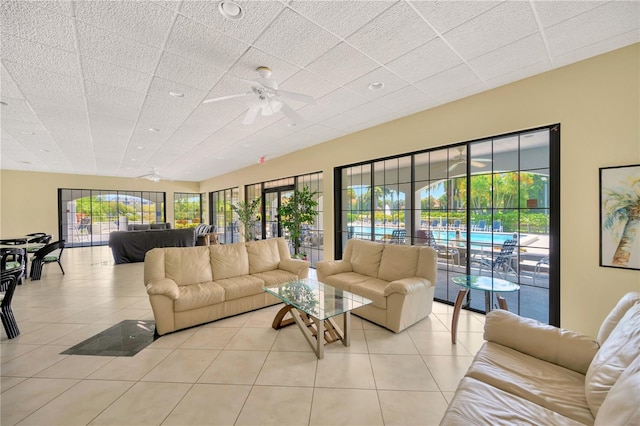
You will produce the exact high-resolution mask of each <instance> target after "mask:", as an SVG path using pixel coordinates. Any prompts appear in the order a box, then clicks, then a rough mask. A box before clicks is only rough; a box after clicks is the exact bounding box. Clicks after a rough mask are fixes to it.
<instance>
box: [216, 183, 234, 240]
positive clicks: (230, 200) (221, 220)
mask: <svg viewBox="0 0 640 426" xmlns="http://www.w3.org/2000/svg"><path fill="white" fill-rule="evenodd" d="M238 193H239V190H238V188H237V187H236V188H230V189H223V190H221V191H215V192H212V193H211V194H210V195H209V197H210V200H209V201H210V204H211V223H212V224H213V225H215V227H216V232H217V233H218V240H219V242H220V243H221V244H230V243H236V242H238V241H239V234H238V232H239V228H238V220H237V217H236V214H235V213H234V212H233V210H231V205H232V204H233V205H237V204H238Z"/></svg>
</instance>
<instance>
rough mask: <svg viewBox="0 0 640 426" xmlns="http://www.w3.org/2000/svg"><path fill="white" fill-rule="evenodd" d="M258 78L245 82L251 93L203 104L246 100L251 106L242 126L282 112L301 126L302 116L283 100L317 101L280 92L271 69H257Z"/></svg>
mask: <svg viewBox="0 0 640 426" xmlns="http://www.w3.org/2000/svg"><path fill="white" fill-rule="evenodd" d="M256 71H257V73H258V78H256V79H255V80H244V79H241V80H242V81H243V82H245V83H247V84H249V86H250V88H251V91H250V92H245V93H238V94H235V95H228V96H221V97H219V98H211V99H206V100H204V101H202V103H203V104H208V103H210V102H218V101H225V100H228V99H235V98H245V102H246V103H247V105H248V106H249V110H248V111H247V114H246V115H245V116H244V119H243V120H242V124H244V125H249V124H252V123H253V122H254V121H255V119H256V116H257V115H258V113H261V114H262V115H263V116H269V115H273V114H276V113H278V112H282V113H283V114H284V115H286V116H287V117H289V119H290V120H291V122H292V123H293V124H300V123H302V122H303V121H304V120H303V119H302V117H300V115H299V114H298V113H297V112H296V111H294V110H293V108H291V107H290V106H289V105H287V104H286V103H284V101H283V100H282V98H289V99H292V100H294V101H300V102H304V103H307V104H312V105H315V104H316V100H315V99H313V98H312V97H311V96H307V95H303V94H301V93H296V92H288V91H286V90H278V83H276V82H275V81H274V80H272V79H271V68H269V67H258V68H256Z"/></svg>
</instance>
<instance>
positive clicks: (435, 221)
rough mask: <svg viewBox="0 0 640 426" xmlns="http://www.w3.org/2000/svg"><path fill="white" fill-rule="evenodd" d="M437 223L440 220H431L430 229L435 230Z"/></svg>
mask: <svg viewBox="0 0 640 426" xmlns="http://www.w3.org/2000/svg"><path fill="white" fill-rule="evenodd" d="M439 223H440V220H438V219H433V221H432V222H431V227H432V228H437V227H438V224H439Z"/></svg>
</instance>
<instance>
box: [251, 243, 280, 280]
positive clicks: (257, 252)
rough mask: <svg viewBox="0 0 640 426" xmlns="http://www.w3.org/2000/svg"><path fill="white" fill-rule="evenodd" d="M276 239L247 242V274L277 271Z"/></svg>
mask: <svg viewBox="0 0 640 426" xmlns="http://www.w3.org/2000/svg"><path fill="white" fill-rule="evenodd" d="M276 240H277V239H269V240H260V241H249V242H247V243H245V244H246V247H247V253H248V254H249V273H250V274H257V273H258V272H267V271H273V270H274V269H278V265H279V264H280V253H279V252H278V241H276Z"/></svg>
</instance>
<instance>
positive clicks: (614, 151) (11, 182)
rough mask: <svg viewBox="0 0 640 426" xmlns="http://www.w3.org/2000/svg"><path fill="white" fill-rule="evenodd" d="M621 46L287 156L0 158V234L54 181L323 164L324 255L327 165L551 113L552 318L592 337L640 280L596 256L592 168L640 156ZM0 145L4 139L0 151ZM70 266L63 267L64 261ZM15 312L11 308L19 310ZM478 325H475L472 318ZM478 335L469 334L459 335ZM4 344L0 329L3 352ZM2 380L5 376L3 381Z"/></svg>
mask: <svg viewBox="0 0 640 426" xmlns="http://www.w3.org/2000/svg"><path fill="white" fill-rule="evenodd" d="M635 31H636V32H635V33H633V34H635V35H634V37H637V28H636V30H635ZM603 43H604V42H603ZM611 43H612V44H615V43H614V42H613V41H612V42H611ZM605 44H606V43H605ZM620 46H625V47H621V48H619V49H615V50H611V49H608V48H604V51H605V52H606V53H603V54H600V55H597V56H594V57H589V58H587V59H584V60H581V61H578V62H574V63H569V62H571V61H570V60H567V65H565V66H557V67H555V68H554V69H552V70H550V71H546V72H543V73H540V74H537V75H533V76H530V77H528V78H526V79H523V80H519V81H515V82H512V83H509V84H506V85H503V86H500V87H496V88H493V89H491V90H488V91H484V92H482V93H476V94H473V95H471V96H467V97H462V95H460V98H457V99H456V100H454V101H452V102H449V103H444V104H442V105H439V106H436V107H433V108H430V109H426V110H424V111H420V112H416V113H415V114H412V115H409V116H406V117H400V118H396V119H394V120H392V121H389V122H385V123H383V124H380V125H375V126H373V127H370V128H365V129H362V130H359V131H356V132H355V133H352V134H348V135H345V136H340V137H338V138H335V139H333V140H328V141H326V142H324V143H320V144H317V145H313V146H310V147H305V148H302V149H300V150H298V151H295V152H292V153H289V154H286V155H282V156H277V157H275V158H270V157H269V156H267V158H266V161H265V162H264V163H258V161H256V160H258V159H259V155H258V156H257V158H256V159H252V162H253V163H254V164H253V165H251V166H247V167H243V168H242V169H240V170H235V171H230V172H228V173H224V174H222V175H219V176H215V177H212V178H209V179H204V180H200V181H182V180H174V181H167V180H161V181H160V182H157V183H154V182H150V181H147V180H140V179H133V178H127V177H110V176H98V175H90V174H83V173H74V172H73V171H72V170H70V171H69V172H67V173H47V172H42V171H28V170H16V169H13V168H11V167H7V168H5V167H3V168H2V171H1V172H0V180H1V188H2V191H1V193H2V194H1V196H0V197H1V198H0V202H1V205H2V210H1V212H2V214H1V218H0V220H1V222H0V229H1V230H2V236H3V237H4V236H5V235H9V234H11V235H22V234H26V233H29V232H33V231H34V230H38V231H40V230H42V231H46V232H48V233H51V234H54V235H56V234H58V229H59V219H58V214H57V203H58V199H57V191H58V189H59V188H96V189H101V188H108V189H119V190H138V191H140V190H142V191H165V192H166V193H167V199H169V200H170V199H172V198H173V197H172V195H173V193H175V192H184V193H208V192H211V191H218V190H221V189H225V188H230V187H240V188H243V187H244V186H245V185H250V184H254V183H256V182H263V181H268V180H272V179H280V178H285V177H290V176H296V175H302V174H305V173H311V172H317V171H322V172H323V186H324V191H325V198H324V203H325V204H324V209H323V211H324V213H323V224H324V225H323V226H324V230H325V233H324V235H325V236H324V247H325V249H324V253H325V258H327V259H330V258H332V254H333V253H334V246H335V244H336V243H335V241H334V234H335V232H334V231H335V229H334V223H335V218H334V208H333V206H334V200H333V197H332V194H333V187H334V185H333V179H334V178H333V176H334V175H333V171H334V168H335V167H339V166H343V165H345V164H354V163H358V162H360V161H365V160H369V159H372V158H384V157H388V156H393V155H398V154H402V153H406V152H413V151H419V150H424V149H428V148H435V147H440V146H447V145H451V144H456V143H460V142H464V141H470V140H476V139H478V138H483V137H490V136H494V135H500V134H505V133H510V132H515V131H521V130H524V129H530V128H536V127H538V126H543V125H549V124H553V123H560V124H561V126H562V134H561V155H560V158H559V169H560V182H559V186H560V188H559V189H560V205H559V206H558V208H559V211H560V223H561V228H560V233H559V238H560V240H561V243H562V244H561V248H560V254H559V259H560V265H561V268H560V283H559V293H560V294H559V300H560V307H559V309H560V324H561V326H562V327H565V328H568V329H571V330H576V331H579V332H581V333H584V334H587V335H589V336H595V335H596V334H597V332H598V327H599V325H600V324H601V323H602V321H603V319H604V317H605V316H606V315H607V313H608V312H609V311H610V310H611V308H612V307H613V306H614V305H615V303H616V302H617V301H618V299H620V297H621V296H622V295H624V294H625V293H627V292H629V291H634V290H635V291H637V290H638V289H639V288H640V277H639V276H638V272H637V271H634V270H629V269H619V268H603V267H600V266H599V262H598V257H599V247H600V244H599V232H598V229H599V228H600V218H599V209H598V205H599V176H598V170H599V168H601V167H611V166H618V165H630V164H638V163H640V144H639V143H638V141H639V140H640V123H639V119H638V117H639V116H640V106H639V102H638V93H639V91H640V88H639V82H638V80H639V79H638V75H639V73H640V69H639V63H640V44H638V40H637V39H635V40H632V41H631V42H630V43H626V42H625V43H622V44H621V45H620ZM616 47H618V46H617V45H616ZM3 50H4V49H3ZM3 60H4V57H3ZM3 81H4V80H3ZM3 90H4V89H3ZM4 100H5V99H4V92H3V101H4ZM2 108H3V109H4V108H5V106H3V107H2ZM3 111H4V110H3ZM4 138H5V136H4V134H3V139H4ZM5 146H6V145H5V144H4V143H3V157H4V154H5V153H4V149H5V148H4V147H5ZM257 150H258V148H256V147H249V148H246V151H248V152H254V151H257ZM338 153H339V154H338ZM3 161H4V160H3ZM217 164H219V162H211V165H210V168H211V170H212V171H213V173H215V169H216V167H217ZM166 221H167V222H170V223H171V222H174V217H173V211H172V209H171V208H167V217H166ZM36 228H37V229H36ZM73 251H74V250H73V249H72V250H69V251H68V252H67V253H65V255H67V256H69V261H71V259H72V258H78V257H81V256H79V255H78V254H75V255H74V254H71V253H72V252H73ZM99 256H101V255H98V259H101V261H105V262H108V261H109V257H108V256H103V257H99ZM77 261H78V264H82V262H87V263H91V264H95V263H99V262H97V261H96V260H95V259H94V260H91V256H89V257H86V258H85V257H83V258H82V259H78V260H77ZM560 265H558V267H560ZM134 266H135V265H134ZM126 268H129V266H125V269H123V270H122V271H123V272H116V273H115V275H114V276H106V274H104V273H103V274H100V273H99V269H98V270H97V271H94V272H96V273H97V274H98V275H97V277H99V278H100V279H105V280H112V279H120V278H121V274H122V275H131V277H133V278H129V277H128V278H122V279H123V280H126V281H127V282H128V283H130V284H131V285H139V286H140V288H141V290H142V292H143V291H144V287H143V285H142V278H141V276H140V272H139V271H133V270H131V269H126ZM68 274H71V275H70V276H73V275H72V274H73V273H72V272H71V271H69V272H68ZM47 279H53V281H47ZM59 279H62V278H61V277H58V276H57V274H56V271H53V270H51V271H47V273H46V274H45V276H44V279H43V281H42V283H41V284H38V285H39V286H42V285H47V284H49V285H52V286H53V288H56V287H57V286H58V285H61V283H62V282H61V281H59ZM77 279H78V281H75V282H76V285H79V286H80V287H81V286H82V284H81V281H83V280H85V281H88V283H87V285H91V284H90V283H91V281H93V280H95V278H93V277H92V276H91V275H82V274H81V275H79V276H77ZM136 280H137V281H136ZM136 283H137V284H136ZM25 285H26V286H27V287H28V286H31V285H33V283H31V282H29V281H27V282H26V284H25ZM122 291H125V292H126V290H122ZM138 293H139V292H138ZM135 297H140V295H139V294H137V295H136V296H135ZM59 302H60V303H64V301H59ZM448 308H449V307H448V306H445V305H443V306H442V307H441V309H442V312H440V313H441V314H442V315H443V318H447V317H446V316H447V315H448V313H447V309H448ZM272 314H273V313H272V312H271V313H269V315H272ZM16 315H17V316H18V318H20V313H19V312H17V313H16ZM142 315H143V316H144V314H142ZM468 320H469V321H471V323H470V324H474V323H473V321H476V320H477V318H476V317H475V316H474V315H472V314H469V315H468ZM445 322H446V321H445ZM478 324H479V325H480V326H481V322H479V323H478ZM26 331H28V327H26V326H25V337H26V336H28V334H27V333H26ZM480 334H481V333H480ZM477 337H478V335H477V334H476V335H473V336H471V337H469V339H474V338H477ZM11 344H12V343H7V342H6V340H4V336H3V341H2V349H3V353H6V349H5V348H6V347H7V345H11ZM16 346H18V345H16ZM25 346H28V344H25ZM471 346H473V345H471ZM3 362H4V359H3ZM4 383H5V377H4V376H3V388H4ZM3 391H4V389H3ZM3 424H4V422H3Z"/></svg>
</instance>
